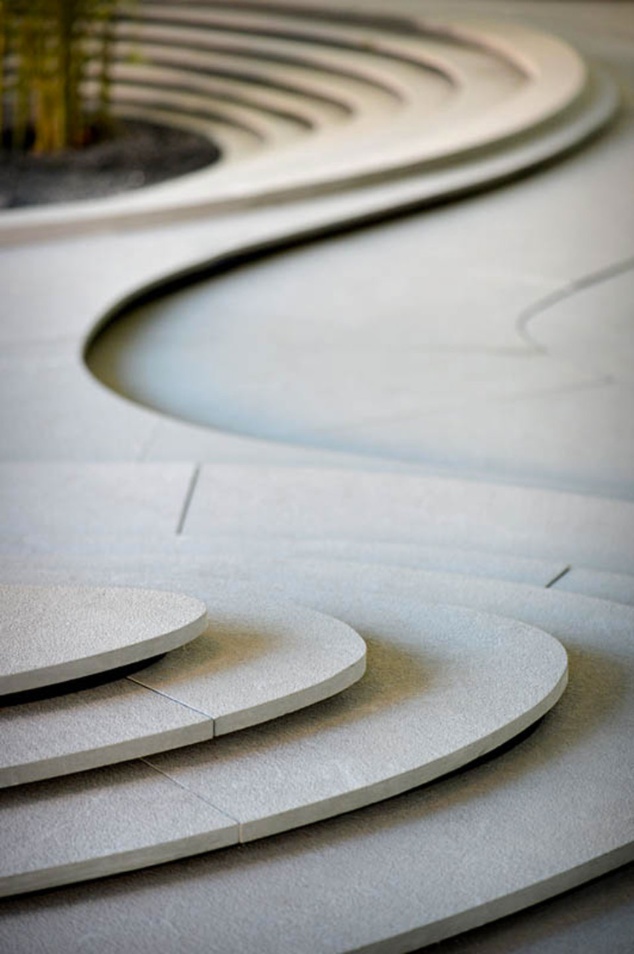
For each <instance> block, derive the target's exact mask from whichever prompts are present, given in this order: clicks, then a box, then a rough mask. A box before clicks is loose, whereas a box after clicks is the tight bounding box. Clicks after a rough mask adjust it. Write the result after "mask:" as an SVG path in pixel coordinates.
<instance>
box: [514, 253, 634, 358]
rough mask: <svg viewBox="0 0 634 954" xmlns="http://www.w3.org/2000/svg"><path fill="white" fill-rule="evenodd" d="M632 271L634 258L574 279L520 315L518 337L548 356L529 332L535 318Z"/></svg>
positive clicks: (545, 349) (533, 348)
mask: <svg viewBox="0 0 634 954" xmlns="http://www.w3.org/2000/svg"><path fill="white" fill-rule="evenodd" d="M632 270H634V256H633V257H631V258H626V259H623V260H622V261H620V262H616V263H615V264H613V265H607V266H606V267H605V268H601V269H599V270H598V271H596V272H592V273H591V274H590V275H584V276H582V277H581V278H577V279H574V280H573V281H571V282H568V283H567V284H566V285H564V286H563V287H562V288H560V289H557V290H556V291H553V292H551V293H550V294H548V295H545V296H544V297H543V298H540V299H539V300H538V301H536V302H535V303H534V304H533V305H530V306H529V307H528V308H526V309H525V310H524V311H523V312H522V313H521V314H520V315H519V317H518V319H517V323H516V330H517V333H518V335H519V336H520V337H521V338H523V339H524V341H525V342H526V344H528V345H530V347H531V348H532V350H534V351H537V352H539V353H540V354H547V353H548V349H547V348H545V347H544V346H543V345H541V344H540V343H539V341H538V340H537V339H536V338H534V337H533V336H532V335H531V334H530V332H529V330H528V326H529V324H530V323H531V321H532V320H533V319H534V318H537V317H538V316H541V315H543V314H544V313H545V312H547V311H549V310H550V309H551V308H553V307H554V306H555V305H558V304H559V303H560V302H562V301H566V300H567V299H569V298H573V297H574V296H575V295H577V294H579V293H580V292H583V291H586V290H587V289H588V288H593V287H594V286H595V285H600V284H602V283H603V282H606V281H609V280H610V279H611V278H616V277H617V276H618V275H624V274H626V273H627V272H629V271H632Z"/></svg>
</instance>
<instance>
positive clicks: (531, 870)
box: [0, 565, 634, 954]
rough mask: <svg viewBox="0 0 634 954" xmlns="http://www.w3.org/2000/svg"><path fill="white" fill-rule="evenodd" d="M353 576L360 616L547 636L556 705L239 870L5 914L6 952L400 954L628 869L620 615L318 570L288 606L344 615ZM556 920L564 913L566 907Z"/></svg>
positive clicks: (497, 588)
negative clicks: (565, 667) (478, 759)
mask: <svg viewBox="0 0 634 954" xmlns="http://www.w3.org/2000/svg"><path fill="white" fill-rule="evenodd" d="M289 570H290V568H289ZM368 573H369V582H370V586H369V588H368V589H367V590H366V594H370V593H374V596H372V597H370V596H368V600H370V599H371V601H372V602H374V600H376V601H377V602H378V601H380V600H384V601H385V602H386V604H390V603H392V602H396V603H401V602H402V600H403V599H405V601H409V600H410V599H413V598H416V599H420V598H421V597H422V598H424V599H426V600H428V601H430V602H433V601H437V600H452V601H453V602H455V603H460V602H462V603H463V604H468V605H472V606H476V607H478V608H479V609H483V610H485V609H488V610H489V611H490V610H495V611H497V612H500V611H502V612H507V613H508V612H509V611H512V612H514V613H515V615H516V617H520V618H523V619H524V620H526V621H527V622H529V623H530V624H532V625H539V626H542V627H547V628H548V629H549V630H551V631H552V632H555V633H557V635H558V636H559V638H561V639H562V640H563V641H564V643H565V644H566V646H567V649H568V652H569V655H570V659H571V683H570V686H569V688H568V691H567V692H566V693H565V694H564V697H563V699H562V700H561V701H560V703H559V704H558V705H557V706H556V707H555V709H554V710H553V712H552V713H551V715H550V716H548V717H547V718H546V719H545V720H543V721H542V723H541V725H540V726H539V728H538V729H537V730H536V731H535V732H534V733H533V735H531V736H530V737H528V738H527V739H525V740H524V741H523V742H522V743H521V744H520V745H517V746H515V747H513V748H510V749H508V750H507V751H505V752H504V754H502V755H499V756H498V757H497V758H494V759H489V760H485V761H484V762H483V763H482V764H479V765H478V766H476V767H473V768H471V769H470V770H469V771H466V772H460V773H458V774H457V775H455V776H453V777H451V778H449V779H446V780H445V781H442V782H438V783H436V784H435V785H433V786H426V787H424V788H421V789H418V790H416V791H413V792H411V793H409V794H406V795H402V796H401V797H400V798H398V799H395V800H394V801H392V802H391V803H390V805H389V811H386V806H385V805H377V806H374V807H370V808H367V809H365V810H364V811H362V812H355V813H352V814H349V815H346V816H343V817H341V818H339V819H336V820H333V821H331V822H329V823H328V824H327V825H320V826H318V827H315V828H311V829H308V830H302V831H298V832H294V833H293V832H292V833H288V834H286V835H283V836H280V837H278V838H276V839H272V840H266V841H264V842H259V843H254V844H250V845H245V846H243V847H242V848H241V850H240V852H239V853H233V852H229V853H223V854H221V855H215V856H214V857H212V858H211V857H210V858H206V857H203V858H199V859H194V860H191V861H189V862H186V863H183V864H181V865H179V866H178V867H177V868H172V867H170V868H163V869H156V870H154V871H148V872H145V873H142V874H137V875H135V876H134V877H129V876H123V877H121V878H118V879H116V880H113V881H111V882H109V883H108V885H107V886H106V885H104V886H102V890H101V891H99V892H95V890H94V887H81V886H78V887H76V888H73V889H70V890H68V889H67V890H64V891H60V892H56V893H55V894H52V895H48V896H46V897H34V898H26V899H23V900H21V899H16V900H14V901H13V902H12V903H11V907H10V908H7V909H6V913H5V914H4V918H3V924H2V927H1V928H0V931H1V932H2V933H1V935H0V936H2V938H3V941H4V943H5V944H8V945H9V946H10V948H11V950H12V951H15V952H16V954H21V952H25V954H26V952H30V950H32V948H33V943H34V940H37V939H38V938H41V937H43V936H45V935H46V934H47V933H50V932H51V931H54V932H55V938H56V943H57V944H58V945H59V947H58V949H59V951H60V952H61V951H62V950H63V949H65V948H67V949H68V950H71V951H73V954H75V952H78V951H79V950H80V947H79V946H78V940H77V939H78V937H79V936H80V935H81V937H84V938H85V937H86V935H87V934H89V933H90V935H91V937H92V938H93V940H94V942H95V944H97V945H98V944H101V943H102V941H103V940H104V938H106V937H107V938H108V940H109V943H111V944H114V943H117V944H125V943H127V940H128V939H129V937H130V936H132V935H133V936H134V937H135V939H136V943H137V945H138V947H139V951H140V952H141V954H143V952H145V951H147V952H148V954H149V952H150V951H154V952H159V954H171V951H173V949H174V945H175V943H178V944H179V946H180V949H181V950H183V951H184V952H186V954H202V952H203V951H204V950H206V949H208V943H209V937H210V936H211V934H212V933H213V937H214V944H215V945H216V947H217V949H218V950H219V951H227V952H228V951H231V950H235V949H240V950H241V951H245V952H253V954H255V952H258V954H261V952H266V954H273V952H279V951H280V950H282V951H289V952H290V951H297V950H310V951H314V952H318V954H319V952H324V954H326V952H329V954H330V952H332V951H337V952H344V951H351V950H368V951H370V950H373V951H379V952H382V951H385V952H386V954H387V952H388V951H394V950H403V951H406V950H415V949H417V948H418V947H420V946H424V945H426V944H428V943H432V942H434V941H437V940H440V939H442V938H443V937H447V936H449V935H453V934H455V933H457V932H459V931H465V930H467V929H468V928H471V927H474V926H477V925H479V924H482V923H485V922H487V921H491V920H492V919H494V918H497V917H501V916H503V915H507V914H509V913H510V912H512V911H515V910H518V909H520V908H522V907H526V906H527V905H529V904H532V903H535V902H537V901H540V900H542V899H544V898H546V897H549V896H550V895H552V894H553V893H555V892H557V891H561V890H565V889H566V888H568V887H572V886H573V885H574V884H575V883H578V882H579V881H581V880H583V879H588V878H591V877H594V876H597V875H599V874H601V873H603V872H604V871H606V870H608V869H609V868H610V867H612V866H614V865H618V864H619V863H623V862H624V861H626V860H627V859H628V857H630V856H631V851H630V849H629V847H628V846H629V844H630V842H631V839H632V835H633V834H634V833H633V832H632V830H631V825H630V822H629V821H628V819H629V817H630V815H631V812H630V809H629V808H628V804H629V801H630V800H631V785H630V779H629V771H628V764H630V763H629V758H628V754H627V753H628V751H629V752H630V753H631V748H630V746H631V733H630V730H629V723H630V721H631V708H632V704H634V688H633V683H634V679H633V678H632V668H633V666H632V655H631V652H632V650H631V630H632V624H633V619H632V610H631V609H630V608H629V607H622V606H613V605H610V604H607V603H605V602H603V601H597V600H592V599H588V598H585V597H580V596H571V595H569V594H564V593H558V592H554V591H552V590H538V589H535V588H533V587H526V586H521V585H518V584H510V583H504V584H500V583H496V582H491V581H483V580H480V581H474V580H459V579H457V578H455V577H453V576H446V575H445V576H443V575H436V574H426V573H420V572H418V573H415V572H414V571H407V570H402V571H398V572H397V571H389V572H387V575H386V574H385V573H383V574H382V573H380V571H379V570H378V569H377V568H375V569H374V570H372V568H370V567H364V568H358V567H357V568H354V570H353V569H352V568H350V569H349V571H346V570H344V568H343V567H342V566H341V565H338V566H337V567H333V566H332V565H331V566H330V567H329V568H327V566H326V565H324V569H323V572H321V576H322V578H323V581H322V582H321V583H319V582H318V580H319V577H320V573H319V572H318V568H317V567H315V568H314V569H313V571H312V572H311V573H310V574H307V575H306V577H303V575H302V574H299V575H297V574H296V575H294V576H293V574H291V573H290V572H289V573H288V575H287V577H286V584H285V585H286V591H287V593H289V595H290V594H292V595H293V596H295V598H300V597H301V595H302V594H303V593H304V592H305V591H306V590H308V591H310V592H311V593H312V594H313V597H314V598H315V599H317V598H318V597H317V591H319V594H320V596H321V597H322V598H324V597H325V595H326V593H328V600H327V603H328V605H329V606H330V608H331V609H334V608H335V603H337V604H338V605H339V607H340V608H343V607H344V605H347V604H348V603H349V601H350V598H351V593H354V591H355V587H356V586H357V585H358V583H359V580H360V579H362V578H364V577H365V576H366V575H367V574H368ZM410 573H411V574H412V575H411V577H410ZM408 577H409V579H408ZM291 580H292V582H291ZM399 581H400V582H399ZM270 585H273V584H272V583H271V584H270ZM280 586H282V584H281V583H280ZM401 587H402V588H401ZM324 608H325V604H324ZM448 833H450V837H449V839H448ZM626 884H627V882H626ZM597 890H599V891H600V886H599V888H597ZM245 895H248V897H249V917H248V918H245V917H244V916H238V915H239V914H240V912H241V913H242V915H243V914H244V908H243V905H242V902H240V901H236V898H238V897H242V896H245ZM592 896H593V897H594V896H595V895H594V894H593V895H592ZM608 897H610V895H608ZM378 899H380V902H381V903H377V900H378ZM562 903H563V905H564V914H565V913H566V912H567V913H569V911H570V903H571V902H570V901H569V900H564V901H562ZM608 903H609V902H608ZM289 904H290V905H291V906H292V909H293V911H294V912H295V913H294V915H293V916H292V917H289V918H288V919H285V921H284V928H283V932H282V933H280V924H279V919H278V918H275V919H272V918H271V917H270V912H271V911H272V910H274V911H284V910H286V908H287V906H288V905H289ZM166 910H169V918H168V919H166V918H165V911H166ZM325 910H327V911H328V919H327V921H326V922H325V921H324V911H325ZM583 910H584V909H583V908H582V911H583ZM586 910H587V909H586ZM621 910H624V909H623V908H621ZM69 911H72V914H69ZM228 912H235V913H236V917H233V916H232V914H231V913H228ZM297 912H301V917H297V916H295V915H296V913H297ZM588 916H589V917H592V907H591V908H590V911H589V914H588ZM524 917H525V920H527V921H528V923H529V935H528V936H529V938H532V939H534V938H535V933H534V931H533V932H531V930H530V925H531V923H532V924H535V923H537V924H543V923H544V922H543V920H541V921H537V922H535V920H534V919H533V921H532V922H531V919H530V913H527V914H526V915H525V916H524ZM582 917H583V915H582ZM565 920H566V919H565V917H564V921H565ZM491 930H492V931H493V930H494V929H491ZM501 930H502V931H503V926H502V927H501ZM538 934H539V931H538ZM616 934H617V937H618V935H619V932H618V931H617V932H616ZM495 936H496V935H495V934H494V938H495ZM513 938H514V935H513V936H512V939H513ZM537 944H538V946H537V948H536V950H540V948H539V940H538V941H537ZM476 949H477V950H479V948H477V947H476V948H474V951H475V950H476ZM500 949H501V950H507V949H508V947H504V946H503V947H502V948H499V947H498V948H496V947H495V945H494V946H492V947H491V954H493V951H497V950H500ZM615 949H616V950H619V954H620V952H621V948H615ZM465 950H469V947H468V946H467V947H465ZM547 950H548V954H551V952H550V949H547ZM622 950H623V951H626V950H627V947H623V948H622ZM483 951H485V952H486V951H487V948H486V946H485V947H484V948H483ZM55 954H57V951H56V952H55Z"/></svg>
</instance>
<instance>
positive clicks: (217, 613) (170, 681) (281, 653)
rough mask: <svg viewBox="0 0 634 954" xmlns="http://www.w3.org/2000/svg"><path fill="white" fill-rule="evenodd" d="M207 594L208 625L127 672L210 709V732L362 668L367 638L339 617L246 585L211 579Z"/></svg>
mask: <svg viewBox="0 0 634 954" xmlns="http://www.w3.org/2000/svg"><path fill="white" fill-rule="evenodd" d="M206 594H207V595H206V597H205V599H206V602H207V604H208V605H209V607H210V610H209V612H210V620H211V626H210V627H209V629H208V631H207V633H206V634H205V635H204V636H202V637H200V638H199V639H197V640H195V641H194V642H192V643H190V644H189V645H187V646H183V647H182V648H181V649H180V650H179V651H177V652H174V653H170V654H169V656H166V657H165V658H164V659H162V660H161V661H160V662H157V663H156V664H155V665H153V666H151V667H149V668H147V669H144V670H143V671H142V672H138V673H135V674H134V675H132V676H130V679H131V680H132V681H133V682H137V683H139V684H140V685H143V686H146V687H147V688H149V689H152V690H154V692H161V693H165V694H166V695H169V696H170V697H171V698H174V699H176V700H177V701H178V702H181V703H183V704H184V705H187V706H191V707H192V708H194V709H197V710H199V711H203V712H208V713H209V714H210V715H211V716H212V717H213V719H214V725H215V729H214V732H215V735H225V734H226V733H228V732H235V731H236V730H238V729H244V728H246V727H247V726H250V725H255V724H257V723H259V722H265V721H268V720H269V719H276V718H278V717H279V716H282V715H285V714H287V713H288V712H292V711H294V710H295V709H299V708H303V707H304V706H308V705H311V704H313V703H315V702H318V701H320V700H323V699H325V698H327V697H328V696H331V695H333V694H335V693H338V692H340V691H342V690H343V689H347V688H348V686H350V685H352V684H353V683H354V682H356V681H357V680H358V679H360V678H361V676H362V675H363V673H364V671H365V665H366V647H365V643H364V641H363V639H361V638H360V637H359V636H358V635H357V633H356V632H354V630H353V629H351V627H350V626H348V625H346V624H345V623H343V622H340V621H339V620H336V619H333V618H332V617H329V616H325V615H324V614H323V613H318V612H314V611H311V610H307V609H305V608H303V607H301V606H295V605H293V604H292V603H288V602H286V601H281V602H276V601H272V600H267V599H265V598H264V597H263V595H262V593H261V592H260V591H259V590H257V589H256V590H255V591H254V590H253V588H251V587H249V586H240V585H239V584H238V585H235V586H233V587H232V588H230V589H229V591H227V587H226V585H225V584H222V583H220V584H216V586H215V587H214V586H213V584H212V583H211V582H210V583H209V584H208V585H207V588H206ZM206 667H208V672H207V673H206V672H205V669H206Z"/></svg>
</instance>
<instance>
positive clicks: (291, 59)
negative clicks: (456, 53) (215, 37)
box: [126, 31, 455, 102]
mask: <svg viewBox="0 0 634 954" xmlns="http://www.w3.org/2000/svg"><path fill="white" fill-rule="evenodd" d="M188 32H189V31H188ZM126 42H129V43H131V44H135V43H141V44H142V45H143V46H145V41H144V40H142V39H141V40H137V38H136V36H135V35H134V34H131V35H130V36H129V37H126ZM150 43H151V45H152V46H165V47H167V48H170V47H173V46H174V44H173V43H171V42H170V40H169V39H165V40H160V39H155V38H152V40H151V41H150ZM306 46H310V43H308V42H307V43H306ZM177 48H178V49H185V50H192V51H195V52H200V53H215V54H217V55H225V54H227V55H228V56H231V57H232V58H233V57H235V58H244V59H247V60H249V61H250V62H251V63H253V62H254V61H255V62H256V63H257V61H258V60H262V61H263V62H264V63H268V62H270V63H274V64H276V65H281V66H289V67H292V68H293V69H299V70H319V71H321V72H323V73H325V74H327V75H329V76H334V77H340V78H342V79H350V80H354V81H355V82H358V83H363V84H365V85H366V86H369V87H371V88H374V89H377V90H379V91H380V92H381V93H384V94H386V95H387V96H390V97H391V98H392V99H395V100H397V101H399V102H400V101H401V100H402V98H403V96H402V92H401V90H400V89H399V88H398V87H397V86H395V85H394V84H393V83H391V82H390V81H389V78H388V77H386V78H385V80H381V81H379V80H378V79H377V78H376V77H372V76H368V75H367V74H365V73H363V72H362V71H361V70H355V69H353V68H349V67H346V68H345V69H344V68H343V67H340V66H333V65H332V64H329V63H327V62H324V60H323V59H320V58H319V57H318V56H317V57H315V56H314V55H310V53H309V55H304V54H302V55H301V56H299V55H298V56H291V55H290V54H288V55H287V54H281V53H280V54H274V53H265V52H260V51H258V52H257V55H254V54H253V52H252V51H250V50H248V49H245V48H244V46H236V47H230V46H228V45H224V44H223V45H218V44H217V43H216V44H214V43H213V42H211V43H205V44H203V43H200V42H193V41H191V40H188V42H186V43H182V42H181V43H179V45H178V47H177ZM311 52H313V51H311ZM359 52H362V53H363V52H366V53H367V50H359ZM428 72H433V73H439V74H440V75H441V76H442V78H444V79H446V80H447V82H448V83H451V85H455V80H454V79H453V78H452V77H451V76H450V75H448V74H446V73H445V72H444V71H443V70H442V69H441V68H432V67H431V66H430V67H429V70H428ZM254 82H259V79H257V78H256V79H254ZM317 95H318V96H320V97H321V96H322V94H321V93H319V94H317Z"/></svg>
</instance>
